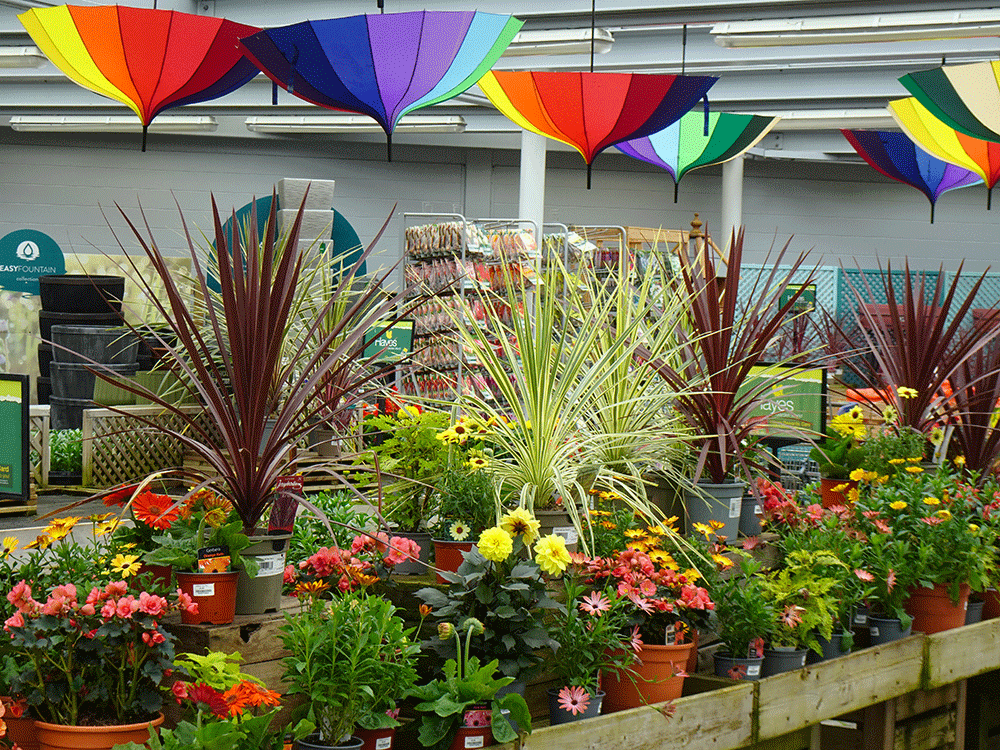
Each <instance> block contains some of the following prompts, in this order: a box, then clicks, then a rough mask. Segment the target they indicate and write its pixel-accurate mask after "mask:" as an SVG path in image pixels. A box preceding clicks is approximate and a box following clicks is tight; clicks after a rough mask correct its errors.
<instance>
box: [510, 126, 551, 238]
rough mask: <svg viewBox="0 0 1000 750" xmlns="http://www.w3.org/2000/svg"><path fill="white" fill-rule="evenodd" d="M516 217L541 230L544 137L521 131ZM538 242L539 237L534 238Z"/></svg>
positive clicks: (543, 209)
mask: <svg viewBox="0 0 1000 750" xmlns="http://www.w3.org/2000/svg"><path fill="white" fill-rule="evenodd" d="M517 218H519V219H527V220H529V221H533V222H535V226H537V227H538V231H539V232H541V231H542V224H543V223H544V221H545V137H544V136H541V135H538V133H532V132H531V131H530V130H522V131H521V183H520V191H519V192H518V208H517ZM536 240H537V241H538V242H539V243H540V242H541V237H538V238H536Z"/></svg>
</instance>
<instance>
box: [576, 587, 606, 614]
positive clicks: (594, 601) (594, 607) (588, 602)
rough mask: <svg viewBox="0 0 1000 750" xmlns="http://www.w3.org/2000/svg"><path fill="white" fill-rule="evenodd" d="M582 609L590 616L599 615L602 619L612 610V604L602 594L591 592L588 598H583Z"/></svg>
mask: <svg viewBox="0 0 1000 750" xmlns="http://www.w3.org/2000/svg"><path fill="white" fill-rule="evenodd" d="M580 609H581V610H582V611H583V612H586V613H587V614H588V615H597V616H598V617H600V616H601V614H602V613H604V612H607V611H608V610H609V609H611V602H610V601H608V599H606V598H605V597H604V595H603V594H602V593H601V592H599V591H591V592H590V593H589V594H588V595H587V596H585V597H583V600H582V601H581V602H580Z"/></svg>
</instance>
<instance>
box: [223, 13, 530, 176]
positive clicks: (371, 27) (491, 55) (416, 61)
mask: <svg viewBox="0 0 1000 750" xmlns="http://www.w3.org/2000/svg"><path fill="white" fill-rule="evenodd" d="M522 25H523V22H522V21H519V20H518V19H516V18H513V17H511V16H502V15H495V14H492V13H479V12H477V11H426V10H425V11H414V12H410V13H385V14H382V15H362V16H350V17H347V18H331V19H327V20H320V21H304V22H302V23H297V24H293V25H291V26H279V27H277V28H273V29H266V30H264V31H261V32H258V33H256V34H253V35H252V36H248V37H246V38H245V39H241V40H240V43H241V44H242V45H243V48H244V51H245V53H246V55H247V57H249V58H250V59H251V60H252V61H253V62H254V64H256V65H257V67H259V68H260V69H261V70H262V71H264V73H265V74H266V75H267V77H268V78H270V79H271V80H272V81H274V82H275V84H277V85H280V86H281V87H283V88H284V89H286V90H287V91H288V92H289V93H291V94H294V95H295V96H297V97H299V98H300V99H304V100H305V101H307V102H311V103H312V104H317V105H319V106H321V107H326V108H328V109H338V110H346V111H348V112H359V113H361V114H365V115H368V116H369V117H371V118H373V119H374V120H376V121H377V122H378V124H379V125H381V126H382V129H383V130H384V131H385V134H386V138H387V139H388V144H389V158H390V159H391V158H392V131H393V129H394V128H395V126H396V123H398V122H399V119H400V118H401V117H402V116H403V115H405V114H407V113H408V112H412V111H414V110H416V109H420V108H421V107H428V106H430V105H432V104H437V103H438V102H443V101H446V100H447V99H451V98H452V97H455V96H458V95H459V94H461V93H462V92H463V91H465V90H466V89H468V88H470V87H471V86H472V85H473V84H475V83H476V81H478V80H479V79H480V78H481V77H482V75H483V73H485V72H486V71H488V70H489V69H490V67H491V66H492V65H493V64H494V63H495V62H496V61H497V60H498V59H499V58H500V55H502V54H503V52H504V50H505V49H507V45H509V44H510V42H511V40H512V39H513V38H514V35H515V34H517V32H518V30H519V29H520V28H521V26H522Z"/></svg>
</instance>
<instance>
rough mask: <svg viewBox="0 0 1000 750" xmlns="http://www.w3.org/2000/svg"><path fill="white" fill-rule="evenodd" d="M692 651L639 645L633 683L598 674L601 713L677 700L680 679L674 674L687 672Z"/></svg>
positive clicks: (681, 684) (689, 646) (681, 685)
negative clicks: (602, 707) (602, 709)
mask: <svg viewBox="0 0 1000 750" xmlns="http://www.w3.org/2000/svg"><path fill="white" fill-rule="evenodd" d="M693 650H694V644H693V643H685V644H683V645H680V646H653V645H649V644H643V646H642V651H640V652H639V661H638V662H637V663H636V664H634V665H633V666H632V669H633V670H635V673H636V675H637V676H636V678H635V682H634V683H633V682H632V680H631V679H630V678H629V676H628V675H621V676H619V675H616V674H613V673H610V672H609V673H607V674H602V676H601V688H602V689H603V690H604V692H605V696H604V713H606V714H610V713H614V712H615V711H623V710H625V709H626V708H638V707H639V706H645V705H647V704H651V703H663V702H664V701H672V700H674V699H676V698H680V697H681V692H682V691H683V689H684V677H683V676H681V675H680V674H677V673H678V672H681V673H683V672H684V670H685V669H686V668H687V663H688V657H690V655H691V651H693Z"/></svg>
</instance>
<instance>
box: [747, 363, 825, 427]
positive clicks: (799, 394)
mask: <svg viewBox="0 0 1000 750" xmlns="http://www.w3.org/2000/svg"><path fill="white" fill-rule="evenodd" d="M751 388H755V389H758V392H759V393H760V394H761V395H760V401H759V403H758V404H757V408H756V409H755V410H754V411H753V413H752V416H754V417H767V421H766V422H765V423H764V424H763V425H762V426H761V428H760V429H758V430H757V431H756V432H757V434H759V435H764V436H766V437H795V438H799V439H801V438H802V437H803V433H805V434H807V435H819V434H822V433H823V431H824V430H825V429H826V369H824V368H822V367H817V368H813V369H808V370H804V369H799V368H795V367H788V366H785V365H761V366H759V367H754V368H752V369H751V370H750V376H749V377H748V378H747V379H746V380H745V381H744V383H743V385H742V386H741V387H740V392H741V393H743V392H745V391H748V390H750V389H751Z"/></svg>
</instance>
